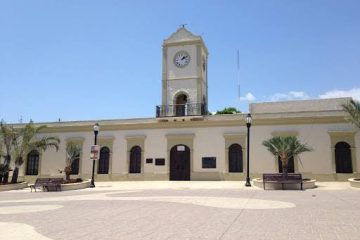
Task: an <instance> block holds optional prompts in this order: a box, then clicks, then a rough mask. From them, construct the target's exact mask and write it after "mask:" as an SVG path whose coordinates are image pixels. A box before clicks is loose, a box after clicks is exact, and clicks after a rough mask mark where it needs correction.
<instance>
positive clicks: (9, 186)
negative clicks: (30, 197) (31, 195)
mask: <svg viewBox="0 0 360 240" xmlns="http://www.w3.org/2000/svg"><path fill="white" fill-rule="evenodd" d="M27 187H28V183H27V182H21V183H15V184H11V183H9V184H4V185H0V192H2V191H10V190H18V189H23V188H27Z"/></svg>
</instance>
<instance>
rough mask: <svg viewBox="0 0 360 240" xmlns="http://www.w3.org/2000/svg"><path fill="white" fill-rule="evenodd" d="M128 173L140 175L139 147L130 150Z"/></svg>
mask: <svg viewBox="0 0 360 240" xmlns="http://www.w3.org/2000/svg"><path fill="white" fill-rule="evenodd" d="M129 173H141V147H139V146H135V147H133V148H131V150H130V164H129Z"/></svg>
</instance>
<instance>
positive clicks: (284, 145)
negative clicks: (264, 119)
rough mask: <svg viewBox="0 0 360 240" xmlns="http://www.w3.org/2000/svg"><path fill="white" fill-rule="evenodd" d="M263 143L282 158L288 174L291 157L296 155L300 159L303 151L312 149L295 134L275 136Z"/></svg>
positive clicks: (276, 155)
mask: <svg viewBox="0 0 360 240" xmlns="http://www.w3.org/2000/svg"><path fill="white" fill-rule="evenodd" d="M262 145H264V146H265V147H267V149H268V150H269V152H271V153H272V154H273V155H274V156H275V157H276V158H280V161H281V163H282V167H283V174H284V175H287V170H288V162H289V159H290V158H292V157H294V158H297V159H298V160H300V158H299V155H300V154H301V153H303V152H310V151H312V149H311V148H310V147H309V146H307V145H306V144H303V143H301V142H300V140H299V139H298V138H297V137H295V136H287V137H273V138H270V139H268V140H266V141H263V143H262Z"/></svg>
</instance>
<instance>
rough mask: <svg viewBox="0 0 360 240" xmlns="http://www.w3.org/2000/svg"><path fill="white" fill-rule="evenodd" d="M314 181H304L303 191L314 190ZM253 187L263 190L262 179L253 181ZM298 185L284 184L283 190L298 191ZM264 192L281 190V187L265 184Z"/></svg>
mask: <svg viewBox="0 0 360 240" xmlns="http://www.w3.org/2000/svg"><path fill="white" fill-rule="evenodd" d="M315 183H316V180H315V179H304V181H303V190H305V189H311V188H316V184H315ZM253 184H254V186H256V187H258V188H262V189H263V188H264V183H263V180H262V178H254V179H253ZM299 189H300V184H284V190H299ZM266 190H282V186H281V184H279V183H266Z"/></svg>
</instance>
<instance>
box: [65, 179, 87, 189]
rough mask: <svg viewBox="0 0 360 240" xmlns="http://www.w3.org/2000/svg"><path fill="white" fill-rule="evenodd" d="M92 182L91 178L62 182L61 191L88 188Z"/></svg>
mask: <svg viewBox="0 0 360 240" xmlns="http://www.w3.org/2000/svg"><path fill="white" fill-rule="evenodd" d="M90 183H91V180H90V179H89V180H85V181H82V182H76V183H66V184H61V191H69V190H79V189H84V188H88V187H89V186H90Z"/></svg>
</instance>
